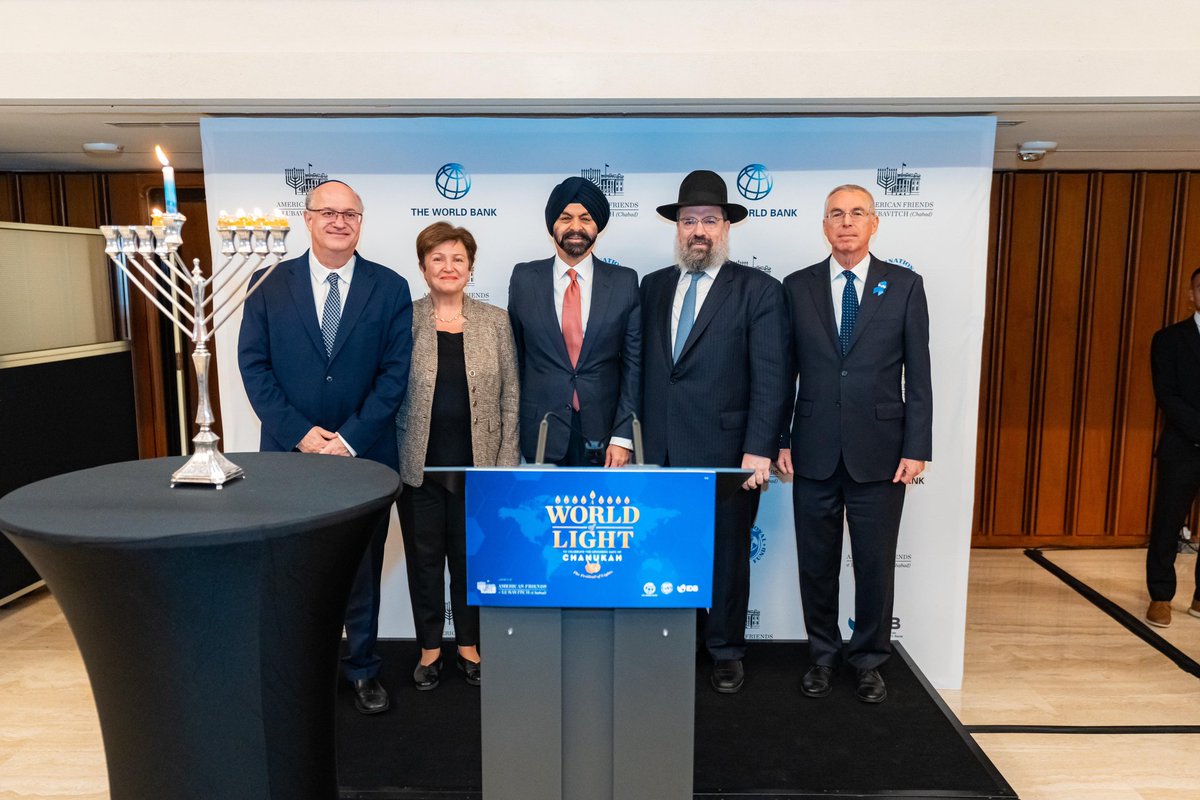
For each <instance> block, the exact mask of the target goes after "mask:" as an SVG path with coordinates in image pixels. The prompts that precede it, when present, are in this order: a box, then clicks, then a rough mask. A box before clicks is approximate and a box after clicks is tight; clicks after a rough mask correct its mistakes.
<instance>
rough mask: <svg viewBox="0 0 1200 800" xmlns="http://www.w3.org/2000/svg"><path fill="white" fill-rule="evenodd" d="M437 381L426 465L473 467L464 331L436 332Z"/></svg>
mask: <svg viewBox="0 0 1200 800" xmlns="http://www.w3.org/2000/svg"><path fill="white" fill-rule="evenodd" d="M437 346H438V366H437V383H436V384H434V387H433V408H432V410H431V411H430V413H429V444H428V445H427V446H426V447H425V466H427V467H473V466H475V456H474V455H473V454H472V451H471V391H470V389H468V388H467V362H466V359H465V357H464V356H463V335H462V334H461V333H447V332H446V331H438V332H437Z"/></svg>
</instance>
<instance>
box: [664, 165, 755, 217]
mask: <svg viewBox="0 0 1200 800" xmlns="http://www.w3.org/2000/svg"><path fill="white" fill-rule="evenodd" d="M683 206H720V207H721V208H723V209H725V216H726V217H728V218H729V221H730V222H741V221H742V220H744V219H745V218H746V217H747V216H748V215H749V213H750V212H749V211H747V210H746V207H745V206H740V205H738V204H737V203H730V202H729V193H728V192H727V191H726V189H725V181H724V180H723V179H722V178H721V176H720V175H718V174H717V173H715V172H712V171H711V170H707V169H698V170H696V171H695V172H689V173H688V176H687V177H686V178H684V179H683V183H681V184H679V202H678V203H670V204H669V205H665V206H659V207H658V213H659V214H661V215H662V216H664V217H666V218H667V219H669V220H671V221H672V222H674V221H675V220H677V219H679V209H680V208H682V207H683Z"/></svg>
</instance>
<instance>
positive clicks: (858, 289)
mask: <svg viewBox="0 0 1200 800" xmlns="http://www.w3.org/2000/svg"><path fill="white" fill-rule="evenodd" d="M870 266H871V254H870V253H867V257H866V258H864V259H863V260H862V261H860V262H858V263H857V264H855V265H854V266H853V267H851V268H850V271H851V272H853V273H854V293H855V294H856V295H858V304H859V305H862V296H863V288H865V287H866V285H867V269H868V268H869V267H870ZM845 269H846V268H845V267H843V266H842V265H841V264H839V263H838V262H837V259H836V258H832V257H831V258H830V259H829V280H830V282H829V290H830V295H831V296H832V298H833V327H834V328H835V329H837V330H839V331H840V330H841V329H842V293H843V292H844V291H846V278H845V277H844V276H843V275H842V272H844V271H845Z"/></svg>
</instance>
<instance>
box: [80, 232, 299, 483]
mask: <svg viewBox="0 0 1200 800" xmlns="http://www.w3.org/2000/svg"><path fill="white" fill-rule="evenodd" d="M185 221H186V218H185V217H184V216H183V214H178V213H168V214H159V213H157V212H156V213H155V215H154V216H153V218H152V219H151V224H150V225H102V226H100V232H101V233H103V234H104V252H105V253H106V254H107V255H108V257H109V259H110V260H112V262H113V263H114V264H116V265H117V267H118V268H120V270H121V272H122V273H124V275H125V278H126V280H127V282H128V283H129V285H130V286H134V287H137V288H138V289H139V290H140V291H141V292H142V294H144V295H145V296H146V299H148V300H149V301H150V302H151V303H154V305H155V306H156V307H157V308H158V310H159V311H161V312H162V313H163V314H165V315H166V317H167V319H169V320H170V321H171V322H172V323H173V324H174V325H175V326H176V327H177V328H179V330H180V331H182V332H183V335H184V336H186V337H187V338H189V339H191V340H192V342H193V343H194V345H195V348H194V350H193V351H192V363H193V364H194V365H195V367H196V383H197V392H196V394H197V397H198V399H199V407H198V408H197V409H196V424H198V425H199V426H200V431H199V433H197V434H196V436H195V438H193V439H192V443H193V444H194V445H195V448H194V451H193V453H192V457H191V458H189V459H188V461H187V463H185V464H184V465H183V466H182V467H180V468H179V469H177V470H176V471H175V472H174V473H172V474H171V486H172V487H174V486H175V485H176V484H179V483H196V484H203V485H206V486H216V487H217V488H218V489H220V488H221V486H222V485H223V484H225V483H226V482H227V481H231V480H233V479H234V478H240V477H242V476H243V475H244V474H245V473H244V472H243V471H242V468H241V467H239V466H238V465H236V464H234V463H233V462H232V461H230V460H229V459H227V458H226V457H225V456H224V455H222V453H221V451H220V450H218V449H217V440H218V439H219V438H220V437H219V436H217V435H216V434H215V433H213V431H212V423H213V422H214V417H213V411H212V402H211V401H210V400H209V385H208V366H209V359H210V358H211V354H210V353H209V350H208V342H209V340H210V339H211V338H212V336H213V334H214V333H216V332H217V330H218V329H219V328H220V327H221V326H222V325H224V324H225V323H226V322H228V321H229V319H230V318H231V317H232V316H233V315H234V313H236V312H237V310H238V309H239V308H241V306H242V304H243V303H245V302H246V298H248V297H249V296H250V295H251V294H253V293H254V292H255V290H257V289H258V287H260V286H262V284H263V281H262V280H260V281H258V282H257V283H255V284H254V286H252V287H250V290H249V291H247V292H243V291H242V289H243V287H245V286H246V284H247V283H248V282H249V280H250V278H251V276H253V275H254V273H255V272H257V271H258V270H259V269H261V268H266V269H267V274H270V272H271V271H273V270H274V269H275V267H276V266H278V264H279V262H280V261H282V260H283V256H284V255H286V254H287V246H286V245H285V240H286V239H287V235H288V224H287V220H286V219H285V218H284V217H283V216H282V215H280V214H279V213H278V212H276V214H275V215H274V216H272V217H267V218H264V217H262V216H261V215H256V216H254V217H248V216H246V215H244V214H239V215H238V216H237V217H228V216H226V215H225V214H224V212H222V215H221V217H220V218H219V219H218V221H217V233H218V236H219V237H220V242H221V246H220V253H221V255H222V256H224V261H223V262H222V263H221V265H220V266H214V267H213V271H212V275H211V276H210V277H208V278H205V277H204V276H203V275H202V274H201V273H200V259H193V260H192V270H191V272H188V269H187V266H186V265H185V264H184V263H183V259H181V258H180V257H179V248H180V246H182V245H183V238H182V236H181V235H180V230H181V229H182V228H183V223H184V222H185ZM135 270H136V272H135ZM218 275H224V276H227V280H225V281H224V282H223V284H222V286H223V291H224V295H223V299H222V300H221V301H220V302H216V300H215V298H216V293H215V292H211V291H209V288H210V286H211V284H212V283H213V280H214V279H215V278H216V277H217V276H218ZM263 278H264V279H265V278H266V275H264V276H263ZM143 280H144V281H145V282H143ZM181 285H185V286H186V287H187V288H188V289H189V290H190V292H187V293H185V292H184V291H182V286H181ZM164 299H165V303H166V304H165V305H164ZM168 306H169V308H168ZM185 320H186V322H185Z"/></svg>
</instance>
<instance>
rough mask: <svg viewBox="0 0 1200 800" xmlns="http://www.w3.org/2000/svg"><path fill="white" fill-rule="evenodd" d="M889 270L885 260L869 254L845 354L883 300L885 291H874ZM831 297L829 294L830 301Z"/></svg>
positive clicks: (852, 347)
mask: <svg viewBox="0 0 1200 800" xmlns="http://www.w3.org/2000/svg"><path fill="white" fill-rule="evenodd" d="M890 271H891V267H890V266H889V265H888V263H887V262H886V261H880V260H879V259H878V258H876V257H875V256H871V266H869V267H867V282H866V283H865V284H864V285H863V293H862V299H861V300H860V301H859V303H858V319H857V320H856V321H855V323H854V332H853V333H852V334H850V346H849V347H847V348H846V355H847V356H848V355H850V353H851V352H852V351H853V350H854V345H855V344H857V343H858V340H859V339H860V338H861V337H862V332H863V331H864V330H865V329H866V327H867V326H868V325H870V324H871V318H872V317H874V316H875V312H876V311H878V310H879V305H880V304H881V303H882V302H883V298H884V295H886V294H887V292H886V291H883V292H876V291H875V288H876V287H877V286H879V282H880V281H882V280H884V279H885V278H886V277H887V274H888V273H889V272H890ZM832 298H833V295H832V294H831V295H830V300H831V301H832Z"/></svg>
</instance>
